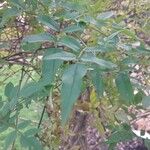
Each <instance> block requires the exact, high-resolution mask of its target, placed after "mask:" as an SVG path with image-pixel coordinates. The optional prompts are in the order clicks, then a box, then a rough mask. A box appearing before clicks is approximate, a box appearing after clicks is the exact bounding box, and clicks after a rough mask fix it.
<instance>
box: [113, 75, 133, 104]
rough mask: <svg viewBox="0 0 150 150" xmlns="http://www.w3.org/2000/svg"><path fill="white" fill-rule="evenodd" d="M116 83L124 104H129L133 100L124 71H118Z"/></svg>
mask: <svg viewBox="0 0 150 150" xmlns="http://www.w3.org/2000/svg"><path fill="white" fill-rule="evenodd" d="M116 85H117V88H118V91H119V93H120V97H121V99H122V100H123V101H124V102H125V103H126V104H131V103H132V102H133V100H134V94H133V88H132V85H131V82H130V79H129V77H128V75H127V74H126V73H120V74H119V75H118V76H117V78H116Z"/></svg>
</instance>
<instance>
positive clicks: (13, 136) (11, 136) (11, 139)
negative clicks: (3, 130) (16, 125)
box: [4, 131, 17, 150]
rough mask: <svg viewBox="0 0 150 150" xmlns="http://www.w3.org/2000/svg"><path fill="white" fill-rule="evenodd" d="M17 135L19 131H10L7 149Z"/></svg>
mask: <svg viewBox="0 0 150 150" xmlns="http://www.w3.org/2000/svg"><path fill="white" fill-rule="evenodd" d="M16 137H17V131H12V132H10V133H9V134H8V135H7V137H6V139H5V147H4V149H5V150H8V148H9V146H10V145H11V144H12V143H13V142H14V141H15V139H16Z"/></svg>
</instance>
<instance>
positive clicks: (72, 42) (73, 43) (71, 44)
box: [59, 36, 81, 51]
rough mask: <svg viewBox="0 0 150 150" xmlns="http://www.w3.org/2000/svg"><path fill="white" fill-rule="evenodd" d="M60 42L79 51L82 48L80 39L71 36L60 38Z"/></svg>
mask: <svg viewBox="0 0 150 150" xmlns="http://www.w3.org/2000/svg"><path fill="white" fill-rule="evenodd" d="M59 44H61V45H65V46H67V47H68V48H71V49H72V50H74V51H78V50H80V48H81V45H80V43H79V41H78V40H76V39H75V38H73V37H71V36H64V37H62V38H61V39H60V40H59Z"/></svg>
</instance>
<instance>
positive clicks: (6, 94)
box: [5, 82, 14, 98]
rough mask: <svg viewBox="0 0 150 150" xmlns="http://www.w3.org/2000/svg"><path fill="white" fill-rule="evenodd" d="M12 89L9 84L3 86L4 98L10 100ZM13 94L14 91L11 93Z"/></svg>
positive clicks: (11, 85) (12, 86)
mask: <svg viewBox="0 0 150 150" xmlns="http://www.w3.org/2000/svg"><path fill="white" fill-rule="evenodd" d="M13 89H14V85H13V84H12V83H11V82H9V83H8V84H7V85H6V86H5V96H7V97H9V98H12V91H13ZM13 92H14V91H13Z"/></svg>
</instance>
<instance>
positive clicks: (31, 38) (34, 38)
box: [22, 33, 55, 43]
mask: <svg viewBox="0 0 150 150" xmlns="http://www.w3.org/2000/svg"><path fill="white" fill-rule="evenodd" d="M54 40H55V38H54V36H52V35H50V34H48V33H40V34H34V35H27V36H26V37H24V38H23V41H22V42H29V43H34V42H47V41H48V42H50V41H54Z"/></svg>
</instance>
